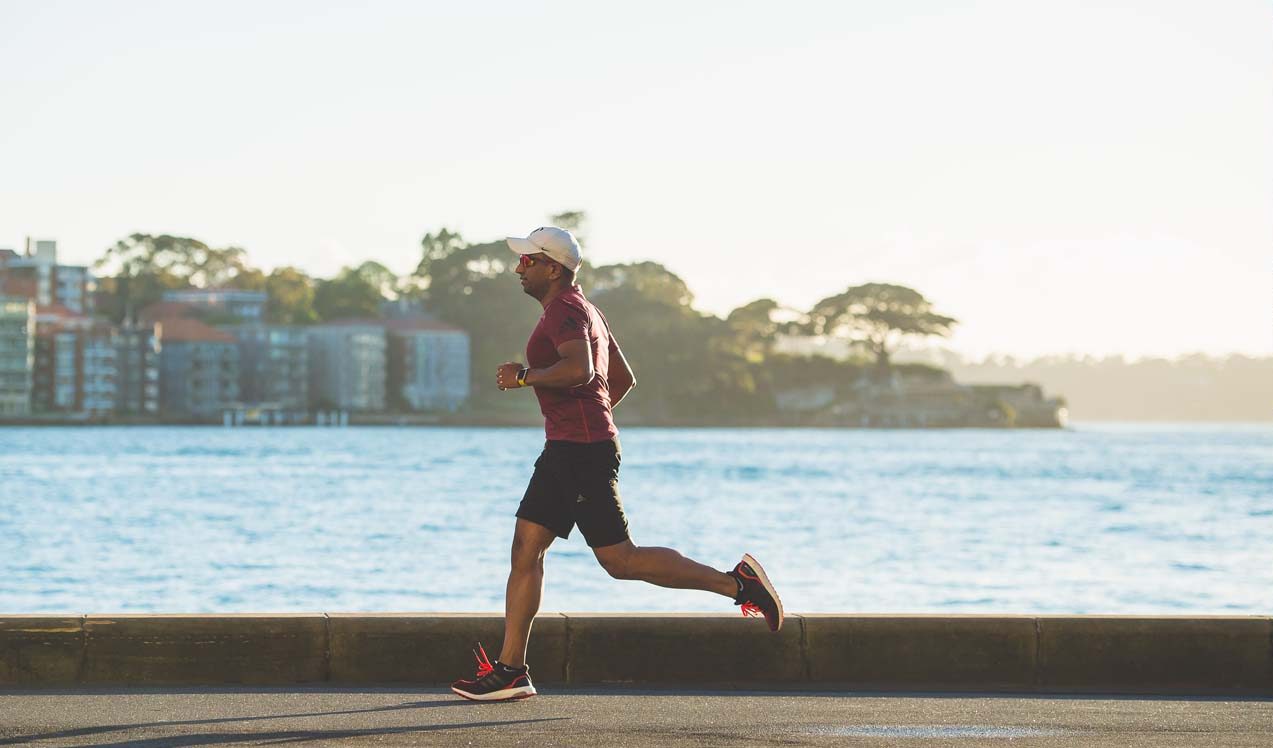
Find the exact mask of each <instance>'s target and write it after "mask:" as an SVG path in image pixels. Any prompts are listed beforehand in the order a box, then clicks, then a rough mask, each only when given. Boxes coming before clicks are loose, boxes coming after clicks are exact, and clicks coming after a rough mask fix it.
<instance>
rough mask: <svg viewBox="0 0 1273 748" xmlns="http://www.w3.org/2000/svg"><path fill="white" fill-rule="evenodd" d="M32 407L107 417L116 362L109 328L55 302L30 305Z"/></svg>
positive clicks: (112, 408)
mask: <svg viewBox="0 0 1273 748" xmlns="http://www.w3.org/2000/svg"><path fill="white" fill-rule="evenodd" d="M35 335H36V339H35V368H34V371H33V373H32V407H33V409H34V410H35V411H36V412H40V413H50V412H61V413H79V414H85V415H90V416H109V415H110V414H112V413H113V412H114V411H115V401H116V387H117V381H118V367H117V365H116V355H117V352H116V348H115V328H114V327H113V326H112V325H111V324H110V323H108V322H106V321H104V320H99V319H94V318H92V317H88V316H85V315H83V314H78V313H76V312H75V311H73V310H71V309H68V308H67V307H65V306H63V305H61V304H53V305H49V306H37V307H36V326H35Z"/></svg>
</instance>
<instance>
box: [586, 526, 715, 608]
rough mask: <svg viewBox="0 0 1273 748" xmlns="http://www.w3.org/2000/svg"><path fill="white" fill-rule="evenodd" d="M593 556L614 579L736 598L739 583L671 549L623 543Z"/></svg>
mask: <svg viewBox="0 0 1273 748" xmlns="http://www.w3.org/2000/svg"><path fill="white" fill-rule="evenodd" d="M592 552H593V555H595V556H596V557H597V561H599V562H601V565H602V566H603V567H605V570H606V571H607V572H609V574H610V576H612V577H614V578H615V579H639V580H641V581H643V582H649V583H650V584H657V585H658V586H660V587H674V588H676V589H682V590H705V591H707V592H715V593H716V594H718V595H724V596H725V597H729V598H732V597H734V596H735V595H737V594H738V582H737V581H736V580H735V579H734V578H733V577H731V576H729V575H728V574H725V573H724V572H720V571H717V570H716V569H713V568H712V567H710V566H704V565H703V564H700V563H699V562H697V561H695V560H693V559H689V558H686V557H685V556H682V555H681V554H680V553H678V552H676V551H674V550H672V549H671V548H658V547H654V546H637V545H634V544H633V543H632V541H631V540H625V541H623V542H622V543H615V544H614V545H607V546H604V547H601V548H593V549H592Z"/></svg>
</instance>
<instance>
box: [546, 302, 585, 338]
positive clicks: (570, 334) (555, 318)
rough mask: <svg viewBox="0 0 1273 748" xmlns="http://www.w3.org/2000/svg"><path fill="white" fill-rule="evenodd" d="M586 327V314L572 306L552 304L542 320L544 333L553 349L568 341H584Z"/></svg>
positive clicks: (581, 309)
mask: <svg viewBox="0 0 1273 748" xmlns="http://www.w3.org/2000/svg"><path fill="white" fill-rule="evenodd" d="M588 325H589V322H588V314H587V312H585V311H584V310H583V308H582V307H579V306H576V305H574V304H553V305H552V308H551V309H549V310H548V316H547V317H545V318H544V332H546V333H547V334H548V339H549V340H551V341H552V343H553V347H554V348H555V347H557V346H560V345H561V344H562V343H565V342H567V341H570V340H584V339H586V338H587V337H588Z"/></svg>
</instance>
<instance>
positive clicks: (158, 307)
mask: <svg viewBox="0 0 1273 748" xmlns="http://www.w3.org/2000/svg"><path fill="white" fill-rule="evenodd" d="M193 312H194V307H192V306H190V305H189V304H183V303H181V302H180V301H156V302H155V303H153V304H148V305H146V306H144V307H142V309H141V311H140V312H138V313H137V319H139V320H140V321H142V322H156V321H158V322H164V321H167V320H170V319H174V318H177V317H189V316H190V315H191V314H192V313H193Z"/></svg>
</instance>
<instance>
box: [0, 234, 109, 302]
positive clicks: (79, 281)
mask: <svg viewBox="0 0 1273 748" xmlns="http://www.w3.org/2000/svg"><path fill="white" fill-rule="evenodd" d="M96 291H97V279H96V278H95V277H94V276H93V273H92V272H91V271H89V269H88V268H87V267H84V266H83V265H60V264H58V261H57V242H56V241H55V240H53V239H31V238H28V239H27V241H26V251H25V253H24V254H18V253H17V252H14V251H13V250H11V249H5V250H0V293H9V294H15V295H20V296H27V297H28V298H30V299H31V300H32V301H34V302H35V303H36V304H37V305H39V306H52V305H54V304H59V305H61V306H64V307H66V308H67V309H69V310H71V311H72V312H75V313H76V314H92V312H93V301H94V298H95V294H96Z"/></svg>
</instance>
